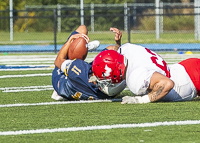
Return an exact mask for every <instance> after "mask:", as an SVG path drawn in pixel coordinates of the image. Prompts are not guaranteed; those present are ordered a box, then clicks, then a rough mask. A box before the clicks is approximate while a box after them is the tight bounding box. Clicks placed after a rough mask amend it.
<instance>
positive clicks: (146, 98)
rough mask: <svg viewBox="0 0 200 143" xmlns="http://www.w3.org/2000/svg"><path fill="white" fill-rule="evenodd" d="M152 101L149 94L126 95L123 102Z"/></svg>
mask: <svg viewBox="0 0 200 143" xmlns="http://www.w3.org/2000/svg"><path fill="white" fill-rule="evenodd" d="M149 102H151V101H150V99H149V96H148V95H144V96H135V97H132V96H124V97H123V98H122V102H121V104H142V103H149Z"/></svg>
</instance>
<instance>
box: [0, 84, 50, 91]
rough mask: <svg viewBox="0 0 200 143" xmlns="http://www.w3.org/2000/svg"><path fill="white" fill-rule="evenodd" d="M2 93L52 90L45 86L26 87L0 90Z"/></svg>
mask: <svg viewBox="0 0 200 143" xmlns="http://www.w3.org/2000/svg"><path fill="white" fill-rule="evenodd" d="M0 90H2V92H24V91H42V90H53V86H52V85H46V86H27V87H4V88H0Z"/></svg>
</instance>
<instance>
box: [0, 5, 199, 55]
mask: <svg viewBox="0 0 200 143" xmlns="http://www.w3.org/2000/svg"><path fill="white" fill-rule="evenodd" d="M9 13H10V11H9V10H6V11H0V44H1V46H0V52H32V51H37V52H58V51H59V49H60V48H61V47H62V45H63V44H64V43H65V41H66V40H67V38H68V36H69V35H70V33H71V32H72V31H74V30H75V29H76V28H77V27H78V26H79V25H81V24H85V25H86V26H87V28H88V32H89V33H88V35H89V37H90V40H99V41H100V43H101V45H102V46H101V47H100V49H101V48H104V47H106V46H107V45H108V44H114V43H115V42H114V34H113V33H112V32H110V31H109V29H110V27H116V28H118V29H120V30H121V31H122V33H123V36H122V44H123V43H126V42H131V43H137V44H141V45H144V46H147V47H148V48H150V49H153V50H157V51H181V50H185V51H188V50H191V51H199V50H200V44H199V43H200V3H187V4H182V3H173V4H171V3H161V2H160V3H158V4H155V3H150V4H144V3H141V4H138V3H132V4H128V3H124V4H106V5H103V4H88V5H84V7H83V8H80V6H79V5H52V6H25V8H24V10H13V17H10V16H9ZM11 20H12V21H13V27H12V28H13V31H11V29H12V28H11V27H10V26H11V25H10V21H11ZM14 45H15V46H14ZM100 49H98V50H100Z"/></svg>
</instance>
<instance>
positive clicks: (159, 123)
mask: <svg viewBox="0 0 200 143" xmlns="http://www.w3.org/2000/svg"><path fill="white" fill-rule="evenodd" d="M195 124H200V120H187V121H170V122H167V121H165V122H154V123H140V124H116V125H101V126H86V127H69V128H54V129H35V130H19V131H4V132H0V136H6V135H22V134H41V133H54V132H76V131H89V130H90V131H91V130H104V129H107V130H108V129H117V128H118V129H119V128H144V127H157V126H174V125H195Z"/></svg>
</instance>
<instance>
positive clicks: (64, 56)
mask: <svg viewBox="0 0 200 143" xmlns="http://www.w3.org/2000/svg"><path fill="white" fill-rule="evenodd" d="M79 37H84V38H85V39H86V40H87V41H89V37H88V36H87V35H85V34H74V35H72V36H71V37H70V38H69V39H68V41H67V42H66V43H65V44H64V45H63V46H62V48H61V49H60V51H59V53H58V55H57V57H56V60H55V62H54V64H55V66H56V67H58V68H59V69H61V65H62V63H63V62H64V61H65V60H66V59H67V53H68V49H69V46H70V44H71V43H72V42H73V41H74V39H76V38H79Z"/></svg>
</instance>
